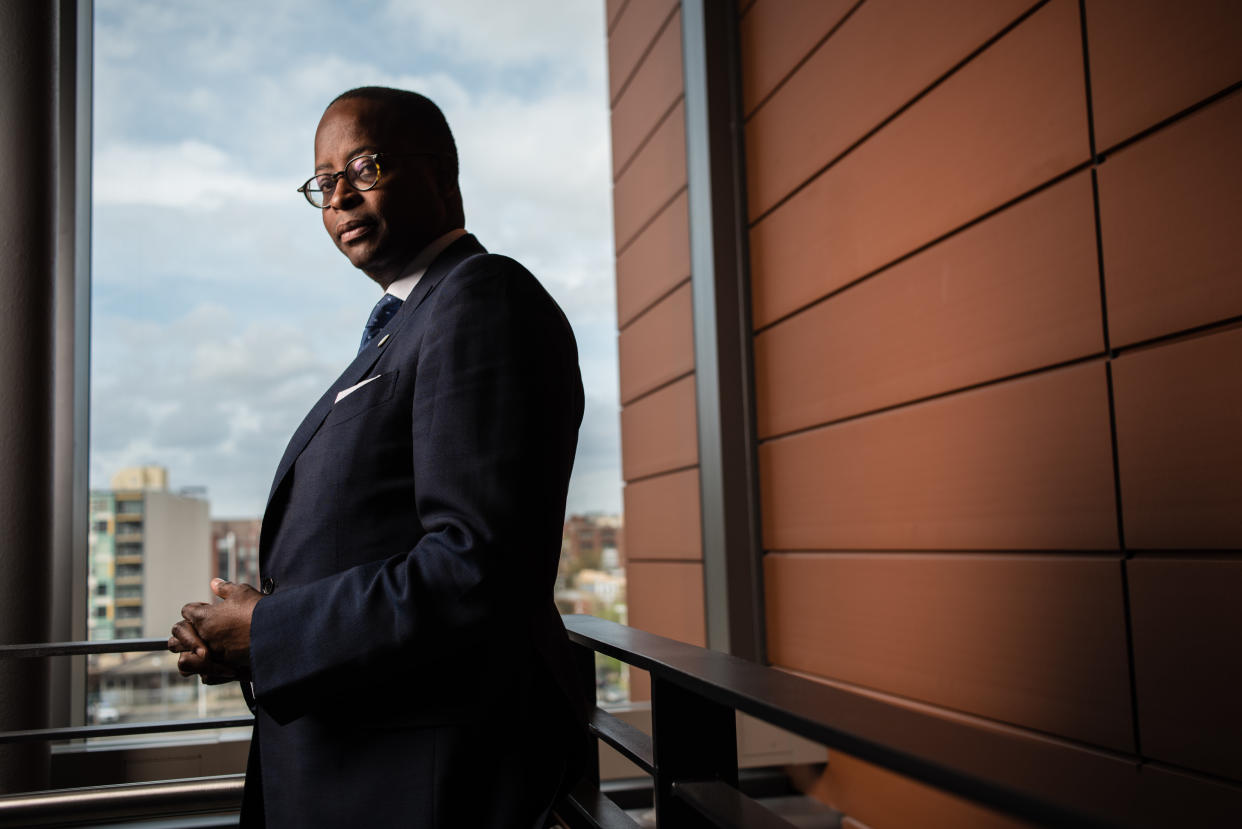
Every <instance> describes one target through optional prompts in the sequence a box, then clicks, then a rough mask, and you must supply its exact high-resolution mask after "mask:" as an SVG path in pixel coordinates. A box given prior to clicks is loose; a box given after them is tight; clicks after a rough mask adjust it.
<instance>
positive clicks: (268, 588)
mask: <svg viewBox="0 0 1242 829" xmlns="http://www.w3.org/2000/svg"><path fill="white" fill-rule="evenodd" d="M275 589H276V579H274V578H272V577H271V576H268V577H267V578H265V579H264V580H263V587H262V591H263V595H264V596H270V595H272V591H273V590H275Z"/></svg>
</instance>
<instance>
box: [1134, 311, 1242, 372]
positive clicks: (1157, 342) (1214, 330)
mask: <svg viewBox="0 0 1242 829" xmlns="http://www.w3.org/2000/svg"><path fill="white" fill-rule="evenodd" d="M1240 326H1242V314H1240V315H1238V316H1233V317H1226V318H1224V319H1220V320H1216V321H1215V322H1205V323H1203V324H1202V325H1195V326H1192V327H1190V328H1183V329H1180V330H1178V331H1171V332H1169V333H1168V334H1160V335H1158V336H1155V337H1149V338H1148V339H1145V340H1139V341H1137V342H1134V343H1130V344H1128V345H1123V346H1117V347H1115V348H1113V350H1112V352H1111V355H1112V357H1113V358H1114V361H1115V360H1116V358H1117V357H1121V356H1124V355H1127V354H1134V353H1138V352H1142V351H1148V350H1151V349H1153V348H1160V347H1161V346H1166V345H1174V344H1176V343H1181V342H1189V341H1190V340H1198V339H1202V338H1204V337H1210V336H1212V335H1213V334H1219V333H1223V332H1225V331H1233V330H1236V329H1237V328H1239V327H1240Z"/></svg>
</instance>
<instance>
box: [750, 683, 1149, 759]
mask: <svg viewBox="0 0 1242 829" xmlns="http://www.w3.org/2000/svg"><path fill="white" fill-rule="evenodd" d="M772 667H774V668H777V669H779V670H782V671H786V672H788V673H790V674H793V675H794V676H800V677H803V678H804V679H809V680H811V681H812V682H814V681H816V680H829V682H827V683H825V684H829V685H837V686H842V687H844V688H845V689H847V690H848V689H855V688H856V689H858V691H857V692H856V693H859V694H861V695H864V696H870V697H876V698H880V699H885V698H887V700H889V701H890V704H893V705H897V706H901V707H905V706H904V705H902V703H903V702H904V703H909V704H910V705H911V706H913V707H915V708H932V709H936V710H938V711H946V712H949V713H950V714H951V715H952V716H954V717H961V718H962V719H965V720H974V721H975V722H976V724H977V727H979V728H983V729H989V730H991V729H1000V730H1002V731H1006V732H1009V733H1012V734H1017V735H1022V736H1030V735H1035V736H1036V737H1038V738H1039V739H1041V740H1047V741H1049V742H1052V743H1055V744H1057V745H1059V746H1060V747H1062V748H1068V749H1073V750H1075V751H1083V752H1087V753H1090V754H1095V755H1100V754H1103V755H1105V756H1107V757H1109V758H1111V759H1115V760H1121V761H1123V762H1126V763H1129V764H1134V763H1136V762H1137V761H1139V760H1140V758H1139V757H1138V756H1137V755H1135V754H1131V753H1129V752H1123V751H1118V750H1117V749H1116V748H1115V747H1113V746H1105V745H1101V744H1099V743H1090V742H1087V741H1085V740H1077V739H1074V738H1072V737H1068V736H1066V735H1064V734H1057V733H1054V732H1051V731H1043V730H1041V729H1038V728H1032V727H1030V726H1029V725H1019V724H1017V723H1011V722H1008V721H1006V720H1001V719H996V718H994V717H989V716H987V715H986V714H979V713H977V712H975V711H967V710H964V709H961V708H952V707H950V706H947V705H941V704H939V703H935V702H928V701H926V700H922V699H919V698H917V697H909V696H906V695H904V694H897V693H894V692H892V691H888V690H884V689H880V688H874V687H872V686H869V685H861V684H859V683H857V682H850V681H848V680H844V679H837V678H836V677H830V676H821V675H819V674H813V673H811V672H810V671H800V670H798V669H796V668H789V667H782V666H781V665H780V664H778V663H776V662H773V663H772Z"/></svg>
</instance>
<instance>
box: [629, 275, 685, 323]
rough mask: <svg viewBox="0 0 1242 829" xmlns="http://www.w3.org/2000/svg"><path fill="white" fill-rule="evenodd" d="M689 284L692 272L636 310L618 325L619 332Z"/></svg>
mask: <svg viewBox="0 0 1242 829" xmlns="http://www.w3.org/2000/svg"><path fill="white" fill-rule="evenodd" d="M689 284H690V274H686V275H685V276H683V277H682V278H681V279H678V280H677V284H675V285H673V287H671V288H669V289H668V290H666V291H664V293H662V294H660V295H659V296H658V297H656V298H655V299H653V300H652V301H651V302H650V303H648V304H647V305H645V306H643V307H642V308H641V309H639V310H638V311H636V312H635V313H634V315H633V316H632V317H630V318H629V319H627V320H625V321H624V322H622V323H621V324H620V325H619V326H618V327H617V331H618V333H620V332H622V331H625V330H626V329H627V328H629V327H630V326H631V325H633V324H634V323H636V322H638V321H639V320H640V319H642V318H643V317H645V316H647V313H648V312H649V311H651V310H652V309H653V308H655V307H656V306H657V305H659V304H660V303H661V302H663V301H664V300H666V299H668V298H669V297H671V296H672V295H673V294H675V293H677V292H678V291H679V290H680V289H681V288H682V287H683V286H685V285H689Z"/></svg>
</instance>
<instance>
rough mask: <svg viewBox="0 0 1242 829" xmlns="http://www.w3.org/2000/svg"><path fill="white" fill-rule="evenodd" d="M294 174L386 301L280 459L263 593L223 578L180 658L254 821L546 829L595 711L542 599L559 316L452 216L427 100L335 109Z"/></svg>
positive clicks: (369, 95)
mask: <svg viewBox="0 0 1242 829" xmlns="http://www.w3.org/2000/svg"><path fill="white" fill-rule="evenodd" d="M315 171H316V173H315V176H314V177H312V178H311V179H310V180H309V181H308V182H307V183H306V185H304V186H303V187H302V188H300V189H301V190H302V192H303V193H304V195H306V197H307V199H308V200H309V201H310V202H311V204H312V205H314V206H316V207H319V208H321V213H322V216H323V222H324V227H325V228H326V230H327V231H328V234H329V235H330V236H331V237H332V240H333V242H334V243H335V244H336V246H337V247H338V248H339V249H340V251H341V252H342V253H344V254H345V256H346V257H347V258H348V259H349V261H350V262H351V263H353V264H354V265H355V266H356V267H358V268H359V269H360V270H362V271H363V272H364V273H366V274H367V276H369V277H371V279H373V280H375V282H377V283H378V284H379V285H380V287H381V288H383V289H384V290H385V292H386V293H385V296H384V298H383V299H381V301H380V303H378V304H377V306H376V309H375V311H374V312H373V313H372V317H371V319H370V320H369V321H368V324H367V328H366V332H365V334H364V337H363V343H362V346H361V348H360V350H359V352H358V355H357V357H356V358H355V359H354V360H353V362H352V363H350V365H349V367H348V368H347V369H346V370H345V371H344V373H343V374H341V376H340V377H339V378H338V379H337V381H336V382H335V383H333V384H332V386H331V388H329V389H328V391H327V392H326V393H325V394H324V396H323V397H322V398H320V400H319V402H318V403H316V404H315V405H314V407H313V408H312V409H311V411H310V414H308V415H307V417H306V419H305V420H304V421H303V422H302V425H301V426H299V427H298V429H297V431H296V432H295V433H294V435H293V438H292V440H291V441H290V442H289V446H288V448H287V449H286V451H285V455H284V457H283V458H282V459H281V461H280V464H279V466H278V467H277V470H276V478H275V481H274V483H273V484H272V490H271V494H270V496H269V500H268V505H267V509H266V512H265V514H264V518H263V531H262V539H261V572H262V576H263V578H262V585H261V590H256V589H254V588H253V587H251V586H248V585H241V584H231V583H228V582H224V581H220V580H216V581H214V582H213V583H212V589H213V591H214V592H215V594H216V595H217V596H218V597H219V598H220V601H218V602H217V603H215V604H210V605H209V604H201V603H195V604H189V605H186V607H185V609H184V610H183V616H184V619H183V621H181V622H179V623H178V624H177V625H176V626H175V627H174V628H173V636H172V638H171V639H170V640H169V649H170V650H173V651H175V652H178V653H180V654H181V656H180V658H179V666H180V668H181V670H182V671H183V672H184V673H197V674H200V675H201V676H202V678H203V681H204V682H222V681H230V680H232V679H240V680H242V682H243V688H244V690H246V691H247V692H248V693H251V694H252V696H253V700H254V707H255V717H256V722H255V729H254V734H253V738H252V743H251V754H250V763H249V766H248V768H247V772H246V798H245V804H244V807H243V823H244V824H248V825H249V824H253V825H259V824H261V823H262V822H263V820H264V817H265V818H266V822H267V824H268V825H273V826H339V825H344V824H345V823H346V822H348V821H359V822H360V823H361V825H367V826H386V825H394V826H420V827H486V826H497V827H502V826H503V827H509V826H513V827H519V826H520V827H523V829H528V827H533V826H535V825H536V824H542V822H543V820H544V815H545V814H546V811H547V808H548V806H549V804H550V803H551V802H552V800H553V799H554V797H555V796H556V795H557V793H558V790H559V789H561V788H562V787H563V786H564V785H566V784H567V783H570V782H572V780H573V778H574V776H575V772H576V770H577V768H578V767H579V765H580V762H581V757H582V752H583V751H584V750H585V745H584V735H585V732H584V730H583V726H582V722H583V720H584V717H585V711H586V708H587V705H588V701H587V700H585V699H583V698H582V697H583V696H584V694H582V693H581V692H580V691H581V686H580V684H579V683H578V682H577V681H576V680H575V678H574V674H573V671H572V667H571V661H572V660H571V655H570V652H569V648H570V646H569V643H568V640H567V639H566V636H565V631H564V627H563V626H562V624H561V621H560V617H559V615H558V614H557V612H556V609H555V605H554V603H553V597H552V589H553V582H554V580H555V577H556V572H557V562H558V557H559V553H560V538H561V529H562V523H563V520H564V510H565V496H566V489H567V487H568V481H569V474H570V469H571V467H572V464H573V457H574V451H575V447H576V444H577V433H578V426H579V424H580V422H581V419H582V407H583V395H582V384H581V378H580V375H579V369H578V359H577V349H576V346H575V343H574V338H573V334H572V332H571V330H570V327H569V324H568V322H567V321H566V319H565V317H564V315H563V314H562V312H561V310H560V308H558V307H557V305H556V303H555V302H554V301H553V300H552V298H551V297H550V296H549V295H548V294H547V293H546V292H545V291H544V289H543V287H542V286H541V285H540V284H539V282H538V281H536V279H535V278H534V277H533V276H531V274H530V273H529V272H527V271H526V269H525V268H523V267H522V266H521V265H519V264H518V263H517V262H515V261H513V260H512V259H508V258H506V257H503V256H496V255H492V254H488V253H487V252H486V251H485V250H484V249H483V247H482V246H481V245H480V244H479V243H478V242H477V241H476V240H475V239H474V237H473V236H470V235H468V234H466V232H465V231H464V229H463V225H464V218H463V213H462V206H461V195H460V191H459V190H458V187H457V154H456V149H455V146H454V144H453V138H452V134H451V132H450V131H449V128H448V125H447V123H445V121H444V117H443V115H442V114H441V113H440V111H439V109H438V108H437V107H436V106H435V104H433V103H432V102H431V101H429V100H427V99H426V98H423V97H422V96H420V95H416V94H414V93H410V92H403V91H398V90H391V89H385V88H376V87H367V88H363V89H357V90H351V91H350V92H347V93H345V94H344V95H342V96H340V97H339V98H337V99H336V100H335V101H333V103H332V104H331V105H330V106H329V107H328V108H327V110H326V111H325V112H324V115H323V118H322V119H321V121H320V123H319V128H318V130H317V131H316V134H315Z"/></svg>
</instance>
